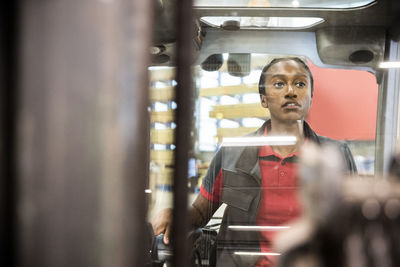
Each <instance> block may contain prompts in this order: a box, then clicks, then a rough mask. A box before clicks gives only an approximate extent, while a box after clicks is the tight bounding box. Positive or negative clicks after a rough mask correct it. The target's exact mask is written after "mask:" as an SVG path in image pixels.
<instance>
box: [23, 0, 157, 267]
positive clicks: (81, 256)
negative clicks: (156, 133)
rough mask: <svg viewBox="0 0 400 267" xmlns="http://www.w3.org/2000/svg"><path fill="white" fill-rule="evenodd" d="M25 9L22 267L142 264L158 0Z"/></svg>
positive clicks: (26, 1)
mask: <svg viewBox="0 0 400 267" xmlns="http://www.w3.org/2000/svg"><path fill="white" fill-rule="evenodd" d="M21 3H22V4H21V16H20V17H21V18H20V32H21V34H20V43H19V53H20V60H19V66H20V68H19V73H20V83H19V89H20V96H19V98H18V107H19V108H18V114H19V116H18V125H17V126H18V127H17V134H18V136H17V144H18V147H17V150H16V151H17V168H18V170H19V175H18V187H17V197H18V207H17V212H18V224H17V230H18V245H17V258H18V260H19V263H18V266H41V267H50V266H51V267H53V266H75V267H79V266H85V267H86V266H107V267H108V266H121V267H124V266H144V256H143V255H144V254H145V247H144V246H143V240H144V239H145V237H146V236H145V231H144V229H145V214H146V207H147V205H146V201H145V194H144V189H145V185H146V179H147V177H148V162H149V159H148V158H149V155H148V154H149V149H148V143H149V116H148V110H147V108H148V81H147V66H148V53H147V51H148V46H149V43H150V39H151V38H150V37H151V23H150V22H151V18H152V16H151V1H148V0H136V1H131V0H88V1H77V0H75V1H71V0H54V1H30V0H22V2H21Z"/></svg>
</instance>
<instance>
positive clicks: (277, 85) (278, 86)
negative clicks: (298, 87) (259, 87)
mask: <svg viewBox="0 0 400 267" xmlns="http://www.w3.org/2000/svg"><path fill="white" fill-rule="evenodd" d="M284 86H285V84H284V83H283V82H276V83H274V87H275V88H282V87H284Z"/></svg>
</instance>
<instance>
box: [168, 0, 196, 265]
mask: <svg viewBox="0 0 400 267" xmlns="http://www.w3.org/2000/svg"><path fill="white" fill-rule="evenodd" d="M176 18H177V21H176V29H177V31H176V32H177V47H176V57H177V58H176V62H177V73H176V81H177V87H176V104H177V111H176V125H177V126H176V135H175V144H176V149H175V175H174V211H173V228H172V245H173V251H174V257H173V266H176V267H187V266H189V253H191V251H190V250H189V249H188V246H187V244H188V240H187V232H188V222H189V220H188V214H187V202H188V185H187V183H188V179H187V178H188V156H189V155H188V152H189V151H190V149H191V142H190V136H191V134H190V132H191V127H192V118H193V107H194V99H193V95H194V94H193V84H192V73H191V64H192V51H193V50H192V40H191V36H192V32H191V31H192V30H193V15H192V1H190V0H189V1H186V0H178V1H176Z"/></svg>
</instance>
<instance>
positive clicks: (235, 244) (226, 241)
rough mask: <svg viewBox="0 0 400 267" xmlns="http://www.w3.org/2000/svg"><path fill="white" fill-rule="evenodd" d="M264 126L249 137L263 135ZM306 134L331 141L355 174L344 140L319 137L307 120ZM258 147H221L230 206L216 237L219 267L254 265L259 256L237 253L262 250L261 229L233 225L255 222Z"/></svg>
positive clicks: (225, 196) (258, 193) (320, 141)
mask: <svg viewBox="0 0 400 267" xmlns="http://www.w3.org/2000/svg"><path fill="white" fill-rule="evenodd" d="M268 123H269V121H267V122H266V123H265V124H264V125H263V127H261V128H260V129H258V130H257V131H256V132H254V133H253V134H251V135H250V136H260V135H263V133H264V129H265V127H268ZM304 131H305V135H306V136H307V137H308V138H309V140H311V141H314V142H316V143H317V144H323V143H332V144H335V145H337V146H338V147H339V148H340V151H341V152H342V154H343V156H344V159H345V161H346V164H347V168H348V171H349V172H350V173H356V172H357V168H356V166H355V163H354V160H353V157H352V155H351V152H350V150H349V148H348V146H347V144H345V143H344V142H339V141H335V140H332V139H329V138H326V137H322V136H317V135H316V134H315V132H314V131H312V130H311V128H310V127H309V126H308V124H307V123H305V126H304ZM258 150H259V147H256V146H253V147H251V146H249V147H222V148H221V151H219V153H222V156H221V157H222V173H223V192H222V202H223V203H225V204H227V207H226V209H225V212H224V216H223V218H222V223H221V227H220V229H219V233H218V238H217V267H233V266H238V267H244V266H246V267H247V266H254V264H255V263H256V262H257V260H258V258H259V256H258V255H254V256H250V255H238V254H235V252H244V251H249V252H260V251H261V248H260V243H259V242H260V241H259V239H260V233H259V232H258V231H238V230H233V229H230V228H229V226H233V225H241V226H243V225H256V217H257V212H258V207H259V205H260V201H261V194H262V192H261V169H260V166H259V160H258Z"/></svg>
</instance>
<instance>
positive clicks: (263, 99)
mask: <svg viewBox="0 0 400 267" xmlns="http://www.w3.org/2000/svg"><path fill="white" fill-rule="evenodd" d="M260 100H261V106H263V107H264V108H268V99H267V96H266V95H260Z"/></svg>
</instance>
